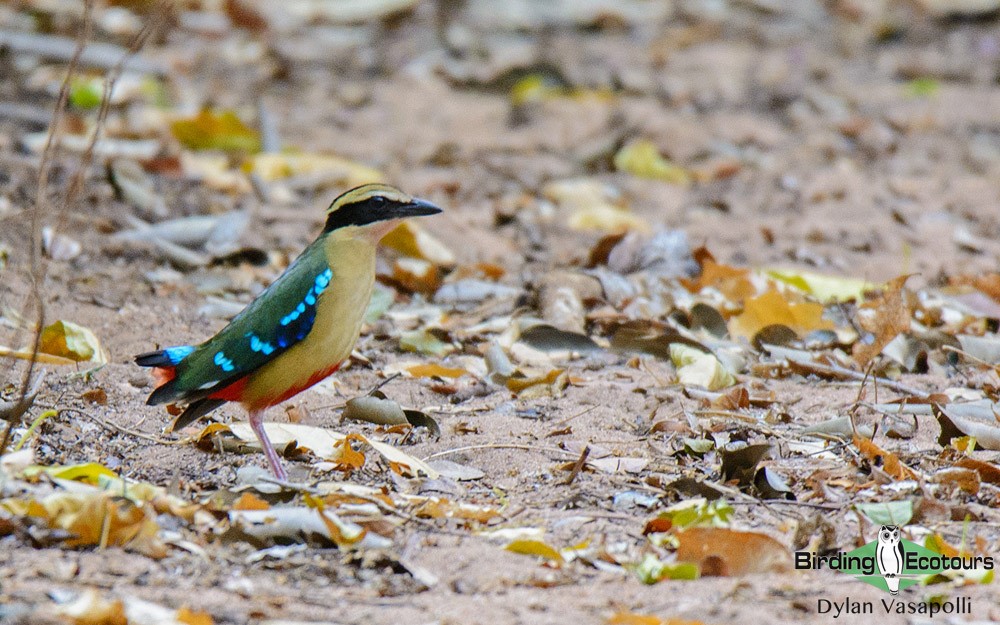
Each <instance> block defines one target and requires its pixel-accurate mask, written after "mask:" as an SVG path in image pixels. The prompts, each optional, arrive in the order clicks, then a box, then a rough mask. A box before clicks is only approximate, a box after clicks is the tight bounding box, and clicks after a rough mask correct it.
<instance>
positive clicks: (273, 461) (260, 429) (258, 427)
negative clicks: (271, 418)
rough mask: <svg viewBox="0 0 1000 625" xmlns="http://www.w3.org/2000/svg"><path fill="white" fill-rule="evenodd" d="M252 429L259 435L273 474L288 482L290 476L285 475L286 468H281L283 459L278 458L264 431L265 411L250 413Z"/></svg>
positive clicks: (258, 438) (252, 411)
mask: <svg viewBox="0 0 1000 625" xmlns="http://www.w3.org/2000/svg"><path fill="white" fill-rule="evenodd" d="M250 428H251V429H252V430H253V433H254V434H256V435H257V440H259V441H260V446H261V447H263V448H264V456H265V457H266V458H267V464H269V465H270V466H271V473H273V474H274V477H276V478H278V479H279V480H281V481H282V482H287V481H288V474H287V473H285V467H283V466H281V458H279V457H278V452H277V451H275V450H274V445H272V444H271V441H270V439H268V438H267V432H265V431H264V411H263V410H251V411H250Z"/></svg>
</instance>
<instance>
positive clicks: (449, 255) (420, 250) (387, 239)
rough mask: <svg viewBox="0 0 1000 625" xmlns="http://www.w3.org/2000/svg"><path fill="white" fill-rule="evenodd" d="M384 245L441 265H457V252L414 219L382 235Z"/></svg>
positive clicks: (406, 254)
mask: <svg viewBox="0 0 1000 625" xmlns="http://www.w3.org/2000/svg"><path fill="white" fill-rule="evenodd" d="M382 245H384V246H385V247H388V248H391V249H394V250H396V251H397V252H399V253H400V254H403V255H405V256H412V257H414V258H420V259H422V260H426V261H428V262H431V263H434V264H435V265H438V266H440V267H454V266H455V254H454V253H453V252H452V251H451V250H450V249H448V246H446V245H445V244H444V243H442V242H441V241H440V240H438V239H437V238H436V237H434V236H433V235H431V234H430V233H429V232H427V231H426V230H424V229H423V228H421V227H420V226H419V225H417V224H416V223H414V222H413V221H404V222H403V223H401V224H399V225H398V226H396V227H395V228H394V229H393V230H392V231H391V232H389V234H387V235H385V236H384V237H382Z"/></svg>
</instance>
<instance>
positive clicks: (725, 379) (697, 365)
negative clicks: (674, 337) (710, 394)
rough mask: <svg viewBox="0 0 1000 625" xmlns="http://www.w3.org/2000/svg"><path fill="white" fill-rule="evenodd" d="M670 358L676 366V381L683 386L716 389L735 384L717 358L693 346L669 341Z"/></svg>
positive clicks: (734, 380)
mask: <svg viewBox="0 0 1000 625" xmlns="http://www.w3.org/2000/svg"><path fill="white" fill-rule="evenodd" d="M670 360H671V362H673V363H674V366H675V367H677V381H678V382H680V383H681V384H683V385H684V386H700V387H702V388H706V389H708V390H710V391H717V390H719V389H721V388H726V387H729V386H732V385H733V384H736V378H735V377H734V376H733V374H732V373H730V372H729V371H728V370H727V369H726V368H725V366H723V364H722V363H721V362H719V359H718V358H716V357H715V356H714V355H712V354H706V353H705V352H703V351H701V350H699V349H695V348H694V347H690V346H688V345H683V344H681V343H671V344H670Z"/></svg>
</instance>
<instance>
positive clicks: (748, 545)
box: [677, 527, 791, 577]
mask: <svg viewBox="0 0 1000 625" xmlns="http://www.w3.org/2000/svg"><path fill="white" fill-rule="evenodd" d="M677 539H678V541H679V544H678V546H677V559H678V560H679V561H681V562H692V563H695V564H697V565H698V567H699V569H700V570H701V574H702V575H703V576H720V577H738V576H741V575H753V574H761V573H778V572H785V571H788V570H790V569H791V556H790V555H789V552H788V548H787V547H785V546H784V545H783V544H781V543H780V542H778V541H777V540H775V539H773V538H771V537H770V536H768V535H766V534H760V533H757V532H740V531H736V530H731V529H728V528H724V527H693V528H689V529H686V530H684V531H682V532H678V533H677Z"/></svg>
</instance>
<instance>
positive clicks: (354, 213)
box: [323, 184, 441, 241]
mask: <svg viewBox="0 0 1000 625" xmlns="http://www.w3.org/2000/svg"><path fill="white" fill-rule="evenodd" d="M440 212H441V209H440V208H438V207H437V206H435V205H433V204H431V203H430V202H427V201H425V200H421V199H418V198H415V197H410V196H409V195H407V194H405V193H403V192H402V191H400V190H399V189H397V188H395V187H390V186H389V185H386V184H365V185H361V186H360V187H355V188H353V189H351V190H350V191H346V192H344V193H342V194H341V195H339V196H338V197H337V199H335V200H334V201H333V203H332V204H330V208H328V209H327V210H326V226H325V227H324V228H323V233H324V234H331V233H335V232H336V233H343V234H345V235H348V236H352V237H367V238H370V239H372V240H374V241H378V240H379V239H381V238H382V237H383V236H385V234H386V233H388V232H389V231H390V230H392V229H393V228H395V227H396V225H397V224H398V223H399V221H400V220H402V219H406V218H407V217H421V216H423V215H434V214H437V213H440Z"/></svg>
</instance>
